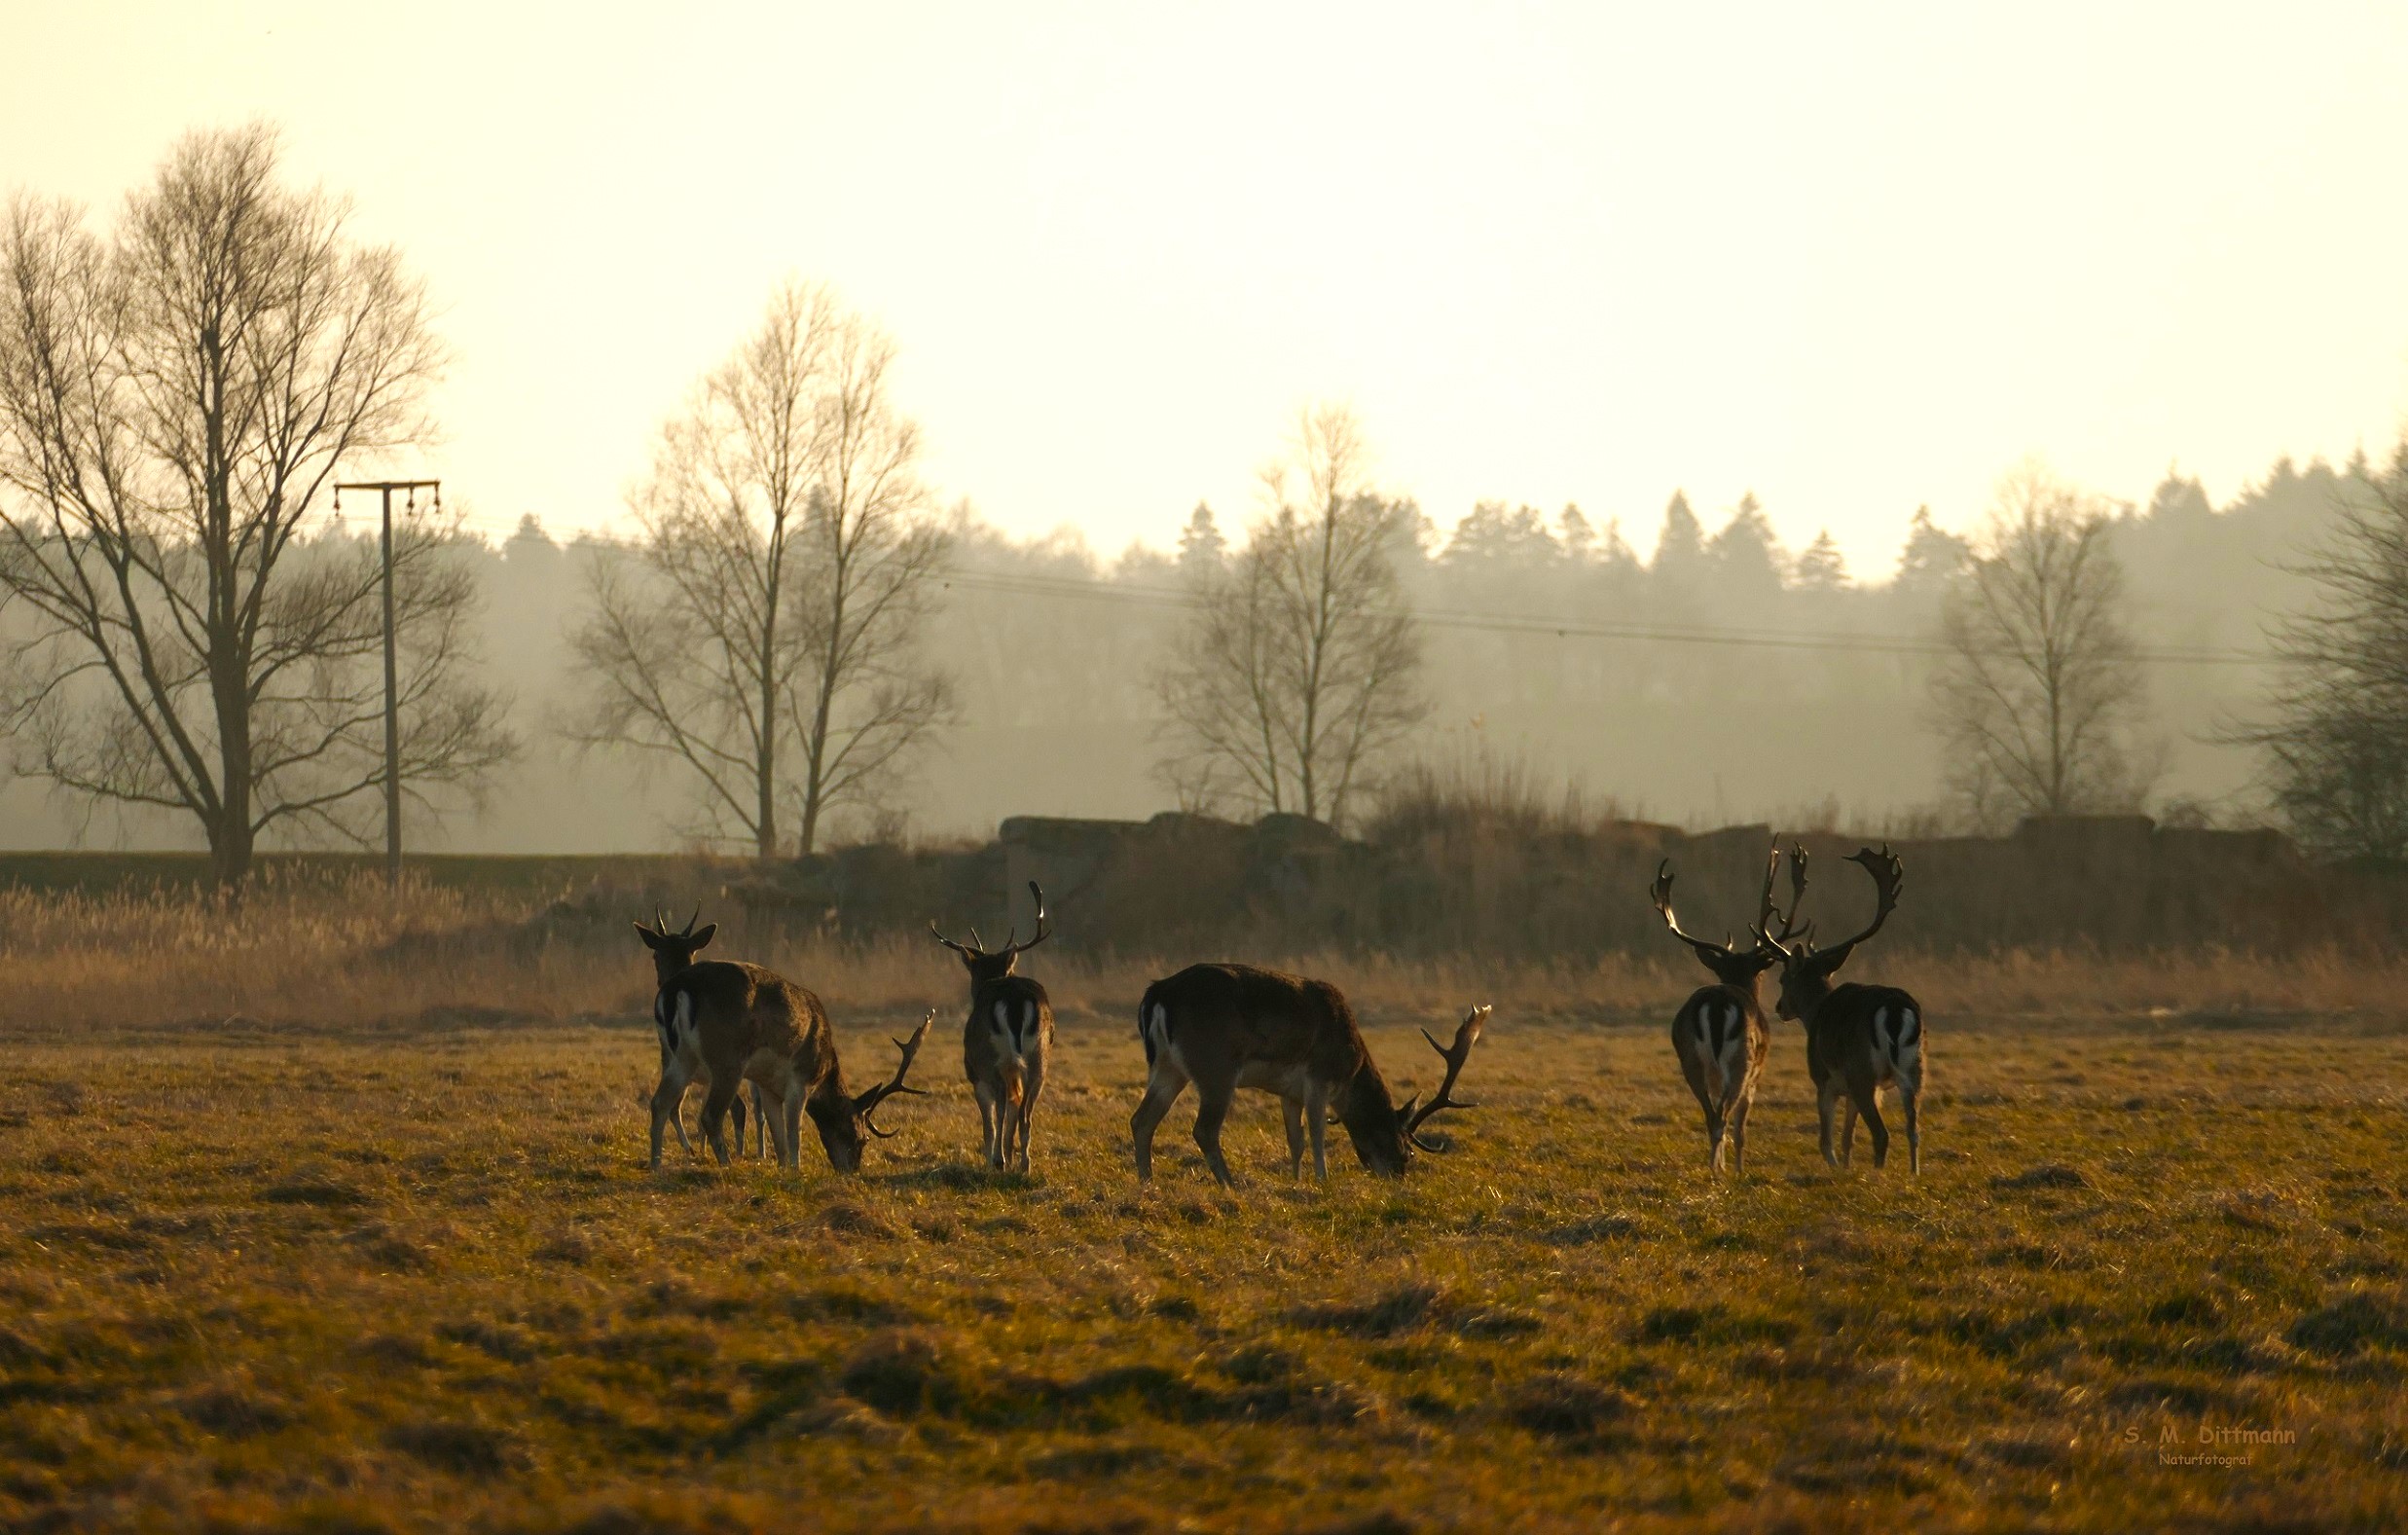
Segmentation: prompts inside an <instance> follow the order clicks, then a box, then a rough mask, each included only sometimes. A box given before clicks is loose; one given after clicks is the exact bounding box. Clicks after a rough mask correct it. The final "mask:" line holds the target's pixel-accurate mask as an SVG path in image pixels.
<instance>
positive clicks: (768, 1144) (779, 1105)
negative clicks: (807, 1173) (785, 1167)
mask: <svg viewBox="0 0 2408 1535" xmlns="http://www.w3.org/2000/svg"><path fill="white" fill-rule="evenodd" d="M751 1099H753V1135H756V1138H761V1147H758V1150H766V1151H768V1154H773V1156H776V1159H778V1161H785V1123H783V1120H785V1099H781V1096H778V1094H773V1091H768V1094H766V1091H761V1087H758V1084H753V1091H751ZM742 1154H744V1133H742V1130H740V1133H737V1156H742Z"/></svg>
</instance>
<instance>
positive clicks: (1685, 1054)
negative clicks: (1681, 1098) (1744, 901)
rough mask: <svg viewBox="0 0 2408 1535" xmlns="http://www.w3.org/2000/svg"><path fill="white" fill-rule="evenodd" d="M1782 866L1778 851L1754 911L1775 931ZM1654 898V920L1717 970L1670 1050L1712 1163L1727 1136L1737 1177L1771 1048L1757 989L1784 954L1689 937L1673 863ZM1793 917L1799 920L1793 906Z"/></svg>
mask: <svg viewBox="0 0 2408 1535" xmlns="http://www.w3.org/2000/svg"><path fill="white" fill-rule="evenodd" d="M1780 863H1781V853H1780V849H1779V848H1777V847H1775V848H1774V849H1773V851H1772V856H1771V858H1770V859H1767V860H1766V863H1765V890H1764V895H1763V898H1762V899H1760V900H1759V901H1758V902H1757V906H1756V926H1757V927H1758V928H1770V926H1771V925H1772V917H1773V909H1772V878H1773V875H1774V873H1775V872H1776V871H1777V870H1778V869H1779V868H1780ZM1649 895H1650V896H1651V897H1652V898H1653V899H1654V901H1655V903H1656V914H1657V915H1658V916H1660V917H1661V918H1663V925H1664V926H1665V927H1666V928H1669V929H1671V930H1672V935H1673V936H1674V937H1676V938H1678V939H1680V940H1681V941H1682V942H1683V943H1686V944H1688V945H1689V947H1690V948H1691V949H1692V950H1693V951H1694V952H1695V953H1696V954H1697V960H1698V963H1699V964H1701V965H1703V966H1704V967H1705V968H1706V969H1709V970H1711V971H1713V972H1714V979H1715V982H1716V984H1714V985H1712V986H1700V987H1698V988H1697V990H1696V991H1694V992H1692V993H1690V995H1689V1000H1688V1001H1687V1002H1685V1003H1683V1004H1681V1010H1680V1011H1678V1012H1676V1013H1674V1014H1673V1015H1672V1050H1673V1053H1674V1054H1675V1055H1677V1056H1679V1057H1680V1062H1681V1075H1682V1076H1684V1077H1686V1078H1689V1090H1690V1091H1691V1092H1693V1093H1695V1094H1697V1107H1698V1108H1699V1109H1702V1110H1703V1111H1705V1146H1706V1161H1707V1165H1708V1166H1710V1167H1711V1168H1712V1169H1713V1170H1714V1171H1715V1172H1718V1173H1719V1172H1721V1171H1722V1170H1723V1147H1724V1144H1725V1139H1726V1137H1728V1140H1729V1144H1730V1148H1731V1159H1732V1171H1733V1173H1738V1174H1744V1173H1745V1172H1746V1171H1747V1112H1748V1110H1749V1109H1750V1108H1752V1107H1753V1106H1754V1105H1755V1102H1756V1083H1757V1080H1758V1078H1761V1077H1762V1076H1763V1075H1764V1069H1765V1056H1766V1054H1767V1052H1768V1051H1769V1050H1770V1048H1771V1043H1772V1035H1771V1031H1770V1029H1769V1028H1768V1027H1767V1026H1766V1024H1765V1009H1764V1004H1763V1003H1762V1002H1761V1001H1760V1000H1759V999H1758V998H1757V995H1756V983H1757V979H1758V978H1759V977H1760V976H1762V975H1763V974H1764V972H1765V971H1766V970H1768V969H1771V968H1772V966H1773V964H1774V962H1775V961H1777V960H1778V959H1779V958H1780V956H1779V954H1778V953H1777V952H1775V951H1774V950H1773V949H1772V948H1771V947H1770V945H1769V944H1767V943H1766V942H1765V941H1763V940H1762V939H1759V940H1758V941H1757V942H1755V943H1752V944H1750V945H1748V946H1747V947H1746V948H1744V949H1735V948H1733V947H1732V946H1731V939H1730V937H1729V935H1727V934H1726V935H1725V937H1724V939H1723V941H1722V942H1720V943H1712V942H1708V941H1707V940H1706V939H1704V938H1699V937H1694V936H1692V935H1691V934H1689V933H1686V932H1682V931H1681V924H1680V921H1679V919H1678V918H1676V917H1674V916H1673V914H1672V860H1671V859H1664V860H1663V861H1662V862H1661V863H1660V864H1659V865H1657V868H1656V883H1655V884H1654V885H1653V886H1652V887H1650V889H1649ZM1790 915H1791V916H1792V917H1793V918H1794V917H1795V916H1796V915H1797V908H1796V907H1795V906H1792V907H1791V910H1790ZM1794 934H1795V930H1794V929H1793V928H1792V927H1791V926H1790V925H1789V924H1788V923H1787V922H1784V923H1783V925H1782V930H1781V936H1782V937H1783V938H1788V937H1791V936H1793V935H1794Z"/></svg>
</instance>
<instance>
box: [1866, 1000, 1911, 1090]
mask: <svg viewBox="0 0 2408 1535" xmlns="http://www.w3.org/2000/svg"><path fill="white" fill-rule="evenodd" d="M1873 1043H1874V1047H1875V1049H1876V1050H1878V1051H1879V1055H1880V1064H1882V1065H1884V1066H1886V1067H1888V1068H1889V1069H1890V1071H1891V1072H1892V1073H1893V1074H1894V1075H1895V1076H1896V1077H1897V1078H1899V1079H1900V1080H1901V1081H1904V1082H1907V1083H1909V1084H1913V1083H1914V1082H1915V1081H1916V1080H1917V1078H1919V1076H1920V1067H1921V1065H1922V1059H1923V1030H1922V1019H1920V1018H1918V1017H1916V1016H1915V1009H1914V1008H1912V1007H1900V1008H1897V1009H1896V1010H1895V1015H1894V1016H1893V1013H1892V1009H1891V1008H1890V1007H1889V1005H1887V1004H1883V1005H1880V1006H1879V1007H1876V1008H1874V1009H1873Z"/></svg>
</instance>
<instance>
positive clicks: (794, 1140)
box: [778, 1082, 803, 1173]
mask: <svg viewBox="0 0 2408 1535" xmlns="http://www.w3.org/2000/svg"><path fill="white" fill-rule="evenodd" d="M778 1120H779V1122H780V1123H781V1124H783V1125H784V1126H785V1145H784V1146H782V1147H780V1148H779V1149H778V1150H779V1153H780V1159H781V1161H782V1162H783V1163H784V1165H785V1166H787V1167H791V1168H793V1169H794V1170H795V1171H796V1172H798V1173H799V1172H801V1171H802V1170H803V1085H802V1083H800V1082H789V1083H787V1084H786V1095H785V1101H784V1103H782V1104H781V1105H780V1106H779V1115H778Z"/></svg>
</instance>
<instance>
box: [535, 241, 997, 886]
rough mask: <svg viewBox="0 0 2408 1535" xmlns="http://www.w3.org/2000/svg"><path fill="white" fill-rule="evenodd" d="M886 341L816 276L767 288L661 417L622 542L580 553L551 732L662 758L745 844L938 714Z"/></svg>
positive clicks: (829, 800)
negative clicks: (561, 719) (574, 622)
mask: <svg viewBox="0 0 2408 1535" xmlns="http://www.w3.org/2000/svg"><path fill="white" fill-rule="evenodd" d="M893 360H894V343H893V342H892V341H890V340H889V339H888V338H887V337H886V335H885V334H884V333H883V332H882V331H880V330H879V329H878V328H877V327H876V326H875V325H874V324H872V323H871V322H870V321H868V320H867V319H865V318H863V317H861V316H859V315H857V314H855V313H853V312H852V311H848V310H847V309H846V308H845V307H844V306H843V304H842V303H841V302H840V301H839V300H838V299H837V298H836V297H835V295H834V294H832V293H831V292H830V291H829V290H828V289H826V288H824V287H821V286H819V285H814V284H788V285H787V286H785V287H784V288H782V289H780V290H779V292H778V293H777V294H776V295H775V296H773V298H772V299H771V301H770V306H769V311H768V313H767V314H766V315H765V316H764V317H763V319H762V321H761V324H760V325H759V327H758V328H757V329H755V330H754V332H753V333H752V335H751V336H749V337H748V338H747V340H746V341H745V342H744V344H743V345H742V346H740V347H738V348H737V349H736V351H735V353H734V354H733V355H732V356H730V357H729V358H728V360H727V361H726V362H725V363H723V364H721V365H720V367H718V368H717V369H716V370H714V371H713V372H712V373H711V374H710V375H709V376H708V377H706V378H705V379H704V380H703V381H702V383H701V384H699V385H698V386H697V387H696V389H695V392H694V396H693V398H692V400H691V401H690V402H689V403H688V405H687V406H686V408H685V410H684V411H683V412H682V413H681V414H679V415H678V416H677V417H675V418H674V419H673V420H671V421H670V422H669V423H668V424H667V425H666V426H665V427H664V428H663V429H662V433H661V439H660V442H659V444H658V445H657V447H656V449H655V452H654V457H653V468H652V473H651V475H650V477H649V478H648V479H647V480H646V481H645V482H644V484H643V485H642V486H640V487H639V488H638V491H637V492H636V494H635V496H634V501H635V510H636V515H637V520H638V525H639V526H640V528H641V530H642V534H641V539H640V542H639V544H638V549H637V550H636V551H635V553H634V554H633V555H632V557H629V558H627V559H624V560H611V559H602V560H599V561H597V562H596V564H595V565H594V566H593V567H592V571H591V583H592V585H591V598H592V606H591V614H590V617H589V619H588V621H587V622H586V624H585V625H584V626H583V627H582V628H581V629H580V630H579V631H578V632H577V633H576V635H575V636H574V639H573V642H574V645H575V648H576V651H577V654H578V656H579V657H580V659H581V660H582V661H583V662H584V663H585V665H586V667H587V669H588V673H589V676H590V677H591V679H592V683H593V688H594V692H593V694H592V696H591V698H590V699H589V701H588V707H587V709H586V711H585V713H583V714H582V715H581V716H580V717H579V718H578V719H576V720H575V721H574V722H573V723H572V724H571V726H570V734H571V735H572V736H573V737H575V738H576V739H578V740H580V741H583V742H586V743H589V744H620V745H627V746H633V747H636V748H638V749H643V750H647V751H652V752H657V753H660V754H662V755H665V756H667V757H669V758H671V759H673V760H675V762H677V763H678V764H679V765H680V766H681V767H682V768H683V769H684V770H685V771H686V772H687V773H688V774H689V775H690V776H691V778H692V779H693V781H694V782H695V784H696V786H697V787H698V789H699V790H700V792H701V795H702V798H703V802H704V806H705V813H706V816H707V817H708V819H709V820H710V822H711V823H712V824H713V825H714V826H717V827H728V826H731V825H732V826H735V827H739V828H741V830H742V833H743V835H744V836H745V838H746V839H747V840H748V841H749V842H750V843H751V845H752V848H753V851H754V853H755V855H756V856H758V857H761V858H770V857H774V856H775V855H776V854H778V853H779V852H781V851H783V850H784V848H785V847H786V846H788V845H789V842H790V843H791V844H792V845H794V846H797V847H799V849H800V850H801V851H802V852H805V853H809V852H810V851H812V849H813V848H814V847H815V846H816V845H817V843H818V840H819V837H820V835H821V830H822V825H823V822H824V820H825V817H826V815H827V813H828V812H829V811H831V810H833V809H835V808H838V807H841V806H844V805H847V804H861V803H868V802H871V801H873V800H875V798H876V797H877V795H878V794H879V793H880V791H881V790H883V789H884V788H885V787H887V786H889V785H890V783H891V780H892V777H893V774H894V769H895V768H897V767H898V766H899V765H900V763H901V761H902V760H903V758H904V756H905V754H906V753H907V752H908V750H909V749H910V748H911V747H913V746H914V745H915V744H917V743H918V742H919V741H920V740H921V739H922V738H923V737H924V736H925V735H926V733H927V732H928V731H929V729H930V727H931V726H933V725H935V724H937V723H939V722H940V721H941V720H943V719H944V718H945V717H947V715H948V713H949V711H950V707H951V692H950V688H949V685H948V683H947V682H946V679H945V678H944V677H943V676H940V675H938V674H937V673H935V672H933V671H932V670H930V668H929V667H928V666H927V665H926V664H925V663H924V662H923V660H922V658H921V655H920V650H919V645H918V628H919V620H920V619H921V617H922V615H923V611H924V608H925V604H926V601H927V598H928V596H929V578H930V576H932V575H933V574H935V573H936V572H937V570H938V569H940V568H941V566H942V564H943V560H944V556H945V551H946V539H945V536H944V534H943V532H942V530H940V529H939V528H938V526H937V525H936V523H935V522H934V521H933V520H932V519H930V517H929V516H928V515H926V513H927V505H926V503H927V493H926V490H925V488H924V487H923V486H922V484H921V482H920V480H919V479H918V476H917V474H916V472H915V466H916V461H917V459H918V457H919V450H920V441H919V431H918V428H917V427H916V426H914V425H913V424H912V423H911V422H910V421H908V420H904V419H902V418H901V417H900V416H899V415H897V414H896V413H895V411H894V406H893V403H892V401H891V400H890V398H889V396H888V390H887V370H888V368H889V366H890V365H891V363H892V362H893ZM789 824H791V825H792V826H793V828H794V829H793V831H792V833H791V834H790V835H789V833H788V832H787V830H786V829H785V828H786V827H787V826H788V825H789Z"/></svg>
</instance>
